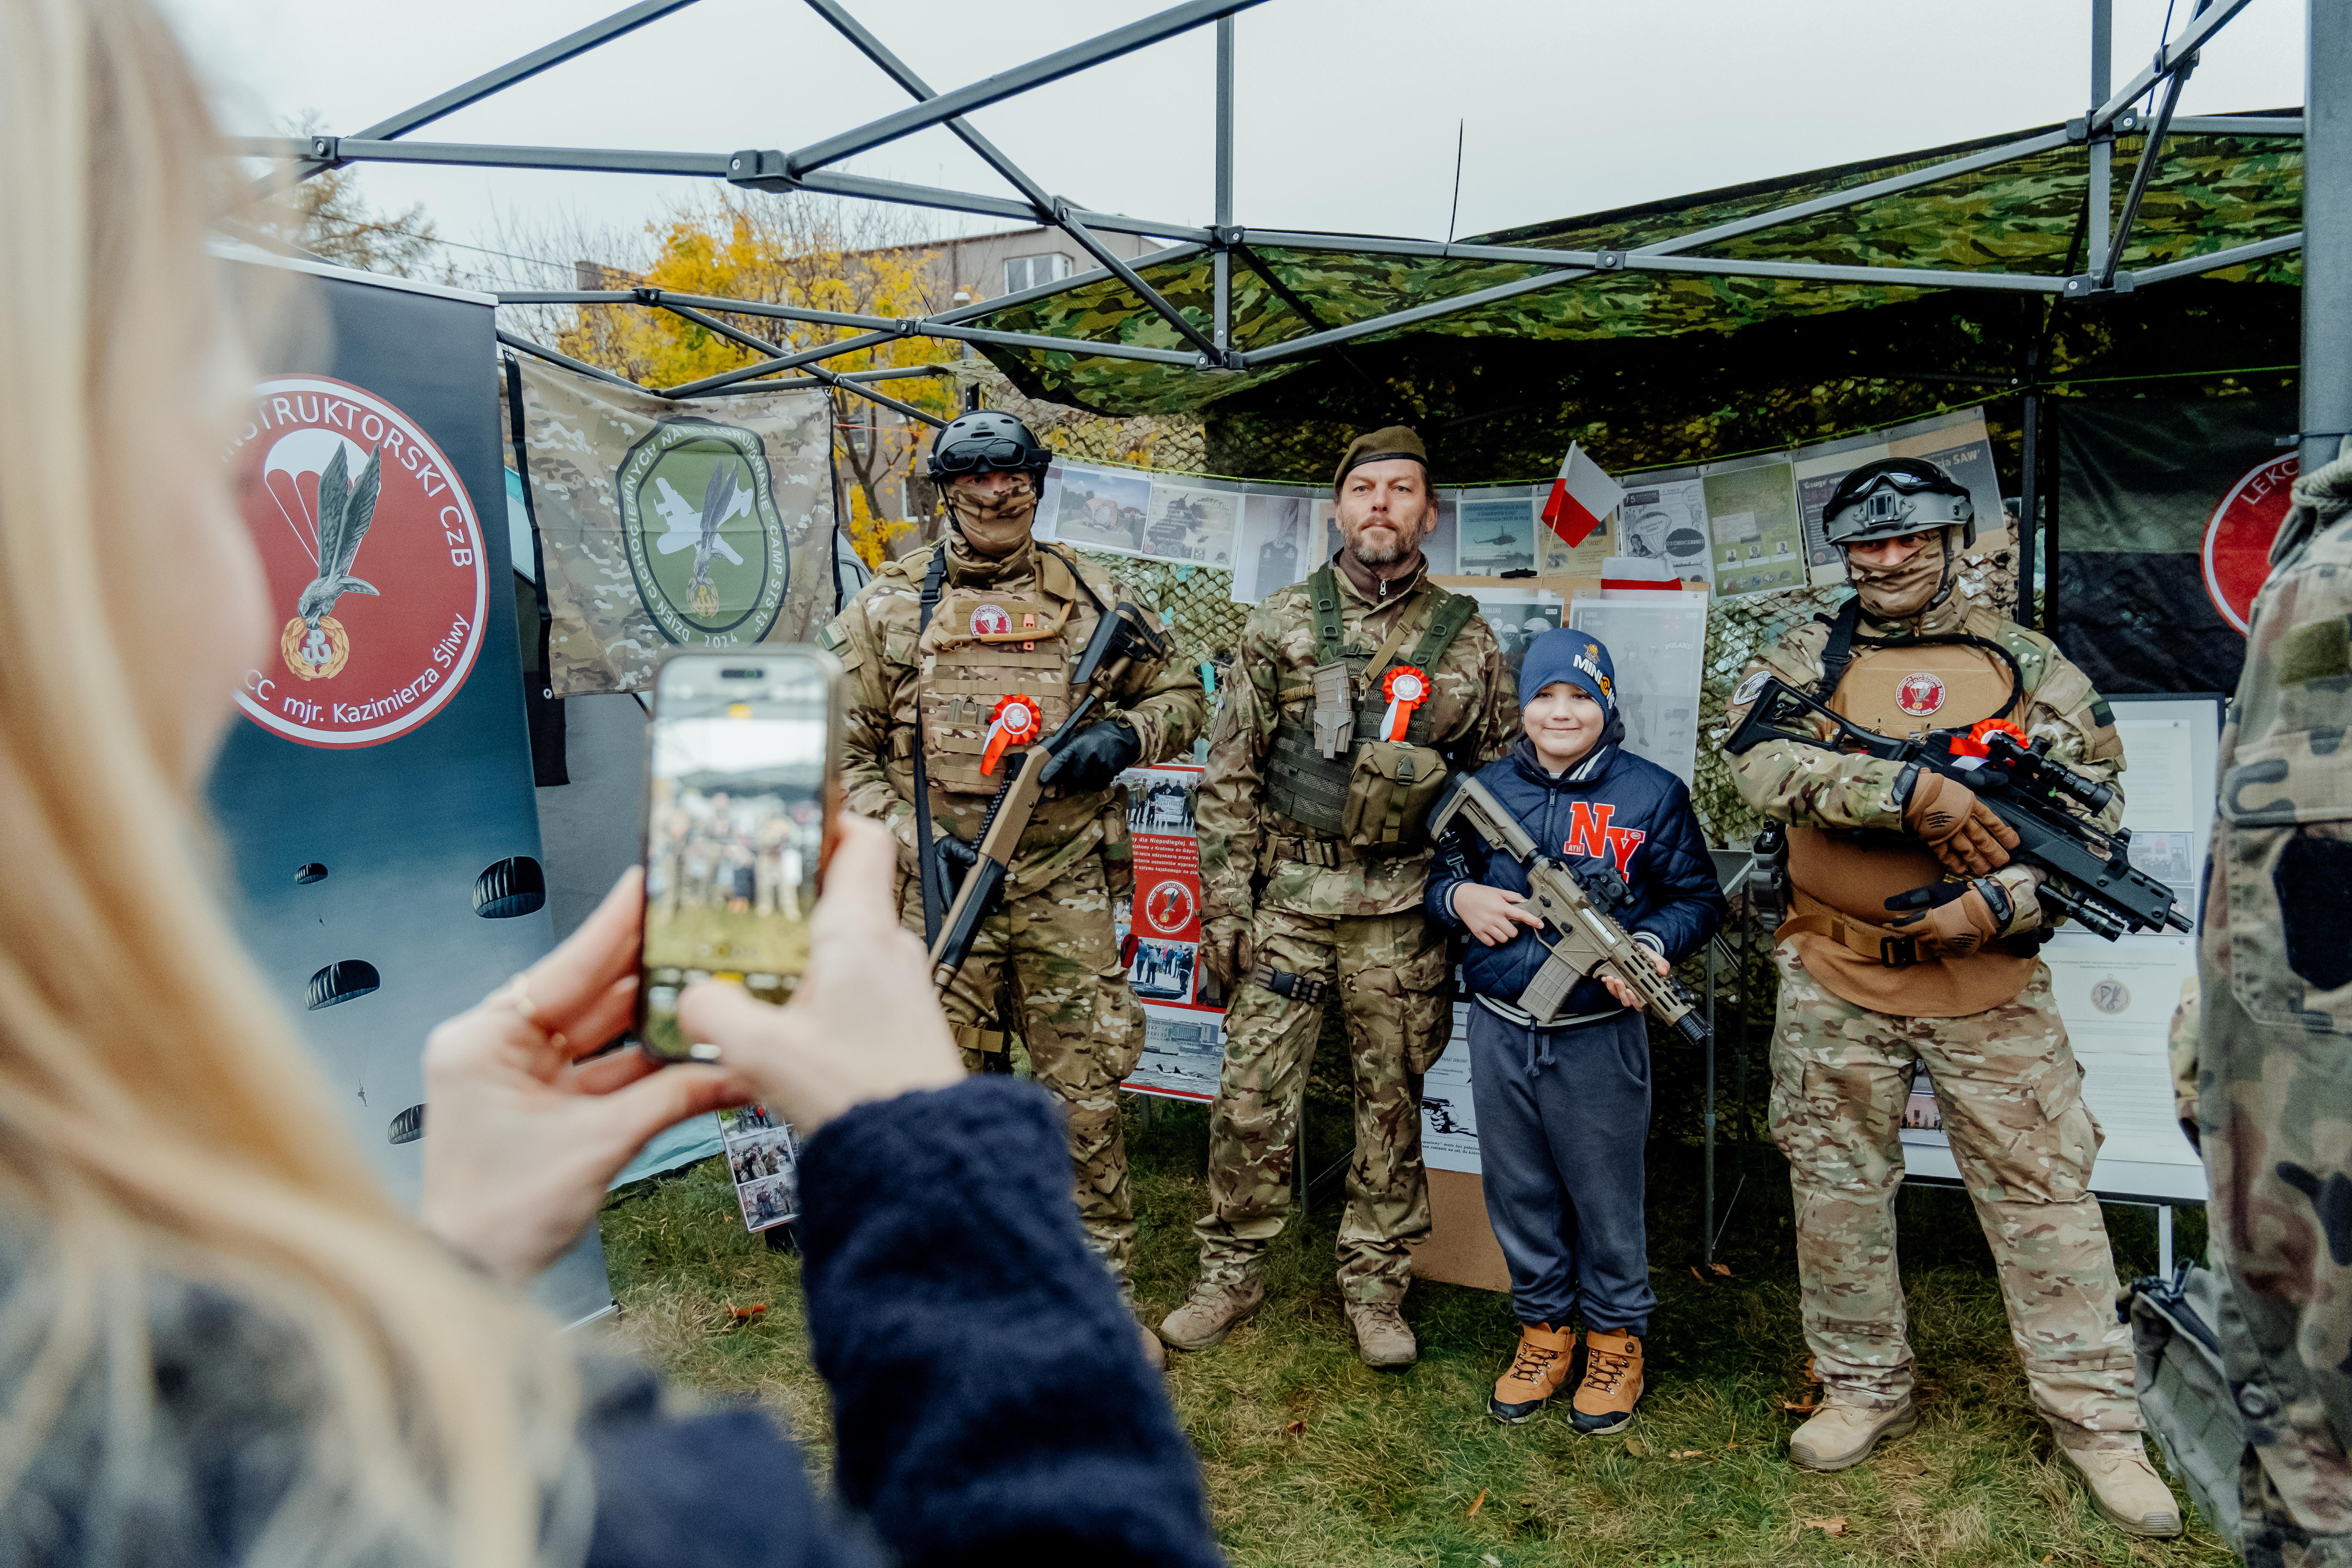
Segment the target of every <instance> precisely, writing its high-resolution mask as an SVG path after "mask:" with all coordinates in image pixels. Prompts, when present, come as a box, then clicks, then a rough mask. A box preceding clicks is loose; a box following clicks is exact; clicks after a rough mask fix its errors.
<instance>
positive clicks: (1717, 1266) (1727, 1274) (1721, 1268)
mask: <svg viewBox="0 0 2352 1568" xmlns="http://www.w3.org/2000/svg"><path fill="white" fill-rule="evenodd" d="M1707 1267H1708V1268H1712V1269H1714V1270H1715V1271H1716V1272H1717V1274H1720V1275H1721V1276H1723V1278H1725V1279H1730V1278H1731V1265H1730V1264H1728V1263H1710V1264H1708V1265H1707Z"/></svg>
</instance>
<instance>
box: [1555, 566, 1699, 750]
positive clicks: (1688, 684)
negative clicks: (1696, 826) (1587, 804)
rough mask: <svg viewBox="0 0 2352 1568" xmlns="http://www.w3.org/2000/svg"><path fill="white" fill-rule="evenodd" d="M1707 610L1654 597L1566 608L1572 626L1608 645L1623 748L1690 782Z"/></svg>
mask: <svg viewBox="0 0 2352 1568" xmlns="http://www.w3.org/2000/svg"><path fill="white" fill-rule="evenodd" d="M1643 598H1647V599H1654V600H1655V599H1663V600H1665V601H1668V602H1666V603H1664V604H1656V603H1645V602H1643ZM1706 605H1707V602H1706V598H1705V597H1703V596H1702V595H1697V594H1655V595H1644V596H1643V597H1642V598H1637V597H1634V596H1632V595H1628V596H1627V597H1626V598H1624V599H1579V600H1577V601H1576V602H1575V603H1574V604H1572V605H1570V606H1569V625H1570V626H1573V627H1575V628H1576V629H1577V630H1578V631H1580V632H1590V633H1591V635H1592V636H1593V637H1597V638H1599V639H1600V640H1601V642H1603V643H1605V644H1607V645H1608V647H1609V654H1610V658H1611V659H1612V661H1613V663H1614V664H1615V667H1616V670H1617V708H1618V711H1620V712H1622V714H1624V716H1625V749H1626V750H1627V751H1629V752H1633V754H1634V755H1635V756H1637V757H1643V758H1646V759H1648V760H1649V761H1651V762H1654V763H1657V764H1658V766H1660V767H1662V768H1664V769H1665V770H1666V771H1667V772H1668V773H1672V774H1674V775H1675V777H1676V778H1678V779H1680V780H1682V781H1683V783H1684V784H1689V783H1690V782H1691V780H1692V776H1693V774H1694V773H1695V772H1696V769H1697V765H1698V704H1699V685H1700V682H1701V681H1702V680H1704V679H1706Z"/></svg>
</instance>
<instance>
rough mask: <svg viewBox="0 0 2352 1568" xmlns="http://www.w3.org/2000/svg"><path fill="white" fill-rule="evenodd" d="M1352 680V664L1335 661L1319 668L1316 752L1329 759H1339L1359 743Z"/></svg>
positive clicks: (1317, 674)
mask: <svg viewBox="0 0 2352 1568" xmlns="http://www.w3.org/2000/svg"><path fill="white" fill-rule="evenodd" d="M1353 685H1354V682H1353V681H1351V680H1349V679H1348V661H1347V660H1346V659H1343V658H1341V659H1333V660H1332V661H1331V662H1330V663H1328V664H1318V665H1317V666H1316V667H1315V749H1316V750H1317V751H1318V752H1322V753H1323V755H1324V756H1325V757H1326V758H1332V757H1337V756H1339V754H1340V753H1341V752H1345V751H1346V750H1347V749H1348V748H1349V745H1351V744H1352V743H1354V742H1355V739H1356V695H1355V692H1354V691H1353V690H1352V689H1351V688H1352V687H1353Z"/></svg>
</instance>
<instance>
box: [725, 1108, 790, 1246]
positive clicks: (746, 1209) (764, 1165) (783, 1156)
mask: <svg viewBox="0 0 2352 1568" xmlns="http://www.w3.org/2000/svg"><path fill="white" fill-rule="evenodd" d="M719 1144H720V1147H721V1149H722V1151H723V1152H724V1156H725V1159H726V1161H727V1169H728V1174H729V1176H730V1178H732V1180H733V1181H734V1183H735V1198H736V1202H737V1203H738V1204H739V1205H741V1207H742V1211H743V1225H744V1227H745V1228H746V1229H749V1230H765V1229H767V1228H768V1227H769V1226H775V1225H783V1224H786V1223H788V1222H790V1221H792V1220H795V1219H798V1218H799V1217H800V1209H801V1205H800V1167H799V1163H798V1155H797V1152H796V1150H795V1146H794V1143H793V1130H792V1129H791V1128H790V1127H788V1126H785V1125H783V1124H782V1123H780V1122H778V1121H775V1120H774V1119H773V1118H772V1117H771V1116H770V1115H769V1114H768V1113H767V1111H766V1110H763V1109H761V1107H759V1106H757V1105H744V1106H738V1107H736V1108H734V1109H733V1110H722V1111H720V1112H719Z"/></svg>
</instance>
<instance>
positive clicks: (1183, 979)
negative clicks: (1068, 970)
mask: <svg viewBox="0 0 2352 1568" xmlns="http://www.w3.org/2000/svg"><path fill="white" fill-rule="evenodd" d="M1203 772H1204V770H1202V769H1201V768H1197V767H1190V766H1181V765H1174V766H1166V767H1156V768H1130V769H1129V770H1128V771H1127V772H1126V773H1122V774H1121V775H1119V783H1120V784H1123V785H1124V786H1125V787H1126V789H1127V802H1128V805H1127V831H1128V837H1129V841H1130V842H1131V844H1132V845H1133V847H1134V853H1135V888H1134V890H1133V891H1132V892H1131V893H1130V894H1129V896H1128V897H1127V898H1125V899H1123V900H1119V901H1118V903H1117V904H1115V905H1114V906H1113V908H1112V919H1113V921H1115V923H1116V924H1117V926H1118V941H1119V951H1120V952H1121V953H1123V954H1124V955H1125V956H1126V958H1127V963H1128V969H1127V978H1128V984H1129V985H1130V986H1132V987H1133V988H1134V990H1135V995H1136V1000H1137V1001H1139V1003H1141V1004H1142V1005H1143V1058H1142V1060H1141V1061H1140V1062H1139V1063H1138V1064H1137V1065H1136V1069H1135V1071H1134V1072H1133V1073H1132V1074H1130V1075H1129V1078H1128V1079H1127V1081H1126V1082H1125V1083H1124V1084H1123V1085H1122V1086H1121V1087H1122V1088H1125V1089H1131V1090H1133V1091H1135V1092H1136V1093H1138V1094H1160V1095H1166V1096H1169V1097H1170V1098H1171V1099H1176V1100H1199V1101H1202V1102H1204V1103H1206V1102H1209V1101H1213V1100H1215V1099H1216V1098H1217V1075H1218V1072H1219V1070H1220V1069H1221V1068H1223V1065H1224V1055H1225V1030H1224V1009H1223V1007H1220V1006H1217V1005H1213V1004H1211V1003H1208V1002H1203V1001H1202V999H1201V986H1202V981H1203V980H1204V979H1205V978H1206V976H1205V974H1204V973H1202V968H1201V962H1200V960H1201V850H1200V841H1199V837H1198V830H1197V827H1196V826H1195V820H1196V819H1195V813H1196V807H1197V805H1198V802H1199V799H1200V791H1201V779H1202V773H1203Z"/></svg>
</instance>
